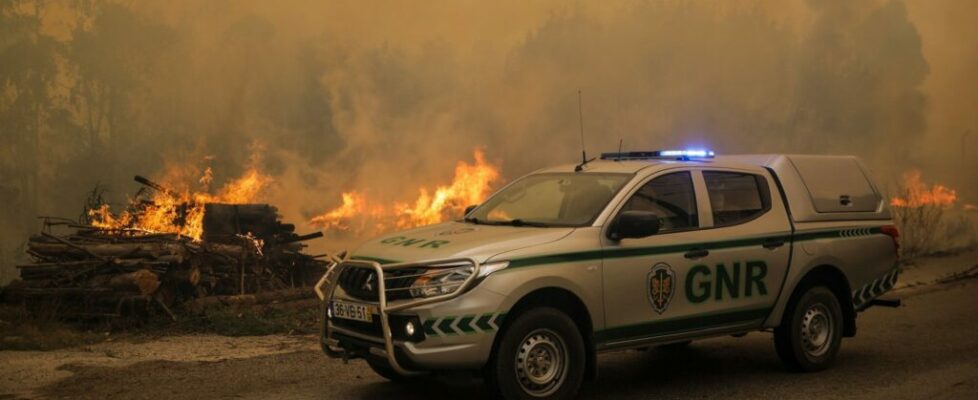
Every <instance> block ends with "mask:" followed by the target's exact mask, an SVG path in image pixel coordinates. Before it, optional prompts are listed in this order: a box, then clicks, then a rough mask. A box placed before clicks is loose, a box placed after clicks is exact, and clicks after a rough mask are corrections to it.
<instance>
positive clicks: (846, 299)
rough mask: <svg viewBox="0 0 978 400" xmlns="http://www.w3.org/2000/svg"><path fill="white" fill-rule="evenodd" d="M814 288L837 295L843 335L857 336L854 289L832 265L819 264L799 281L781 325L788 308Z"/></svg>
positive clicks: (781, 317)
mask: <svg viewBox="0 0 978 400" xmlns="http://www.w3.org/2000/svg"><path fill="white" fill-rule="evenodd" d="M813 286H825V287H827V288H828V289H829V290H831V291H832V293H833V294H835V297H836V298H837V299H838V300H839V305H840V306H841V307H842V317H843V330H842V334H843V336H844V337H853V336H856V310H855V306H854V305H853V304H852V288H851V286H850V284H849V279H848V278H847V277H846V275H845V273H843V272H842V270H841V269H840V268H838V267H836V266H835V265H832V264H819V265H817V266H815V267H813V268H811V269H810V270H809V271H808V272H806V273H805V275H804V276H802V277H801V279H799V280H798V283H797V284H796V285H795V286H794V288H793V289H792V291H791V296H790V297H789V298H788V301H787V303H786V305H785V308H784V309H783V310H782V311H781V315H780V316H779V317H778V321H779V323H780V321H781V320H782V319H783V316H784V313H785V312H788V307H789V306H790V305H791V304H794V302H795V301H797V299H798V298H799V297H801V295H802V294H804V292H805V290H808V289H809V288H811V287H813Z"/></svg>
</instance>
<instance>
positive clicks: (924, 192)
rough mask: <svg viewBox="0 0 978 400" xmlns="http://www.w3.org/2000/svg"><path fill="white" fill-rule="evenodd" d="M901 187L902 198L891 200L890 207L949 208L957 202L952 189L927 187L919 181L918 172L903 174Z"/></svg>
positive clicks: (937, 185) (937, 186)
mask: <svg viewBox="0 0 978 400" xmlns="http://www.w3.org/2000/svg"><path fill="white" fill-rule="evenodd" d="M903 187H904V196H903V197H894V198H893V199H891V200H890V205H891V206H894V207H907V208H919V207H924V206H937V207H942V208H950V207H952V206H953V205H954V203H955V202H957V201H958V195H957V192H955V190H954V189H950V188H948V187H947V186H944V185H940V184H934V185H932V186H928V185H927V184H926V183H924V181H923V180H922V179H921V173H920V171H918V170H910V171H907V172H906V173H904V174H903Z"/></svg>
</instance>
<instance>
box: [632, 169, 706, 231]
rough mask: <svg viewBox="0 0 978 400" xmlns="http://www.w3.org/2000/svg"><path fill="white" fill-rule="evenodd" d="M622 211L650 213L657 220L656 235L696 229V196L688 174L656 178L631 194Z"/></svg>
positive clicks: (697, 224) (697, 221) (677, 173)
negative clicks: (657, 231) (657, 217)
mask: <svg viewBox="0 0 978 400" xmlns="http://www.w3.org/2000/svg"><path fill="white" fill-rule="evenodd" d="M622 211H650V212H653V213H655V215H657V216H659V221H660V228H659V232H669V231H677V230H684V229H691V228H697V227H699V217H698V216H697V213H696V195H695V190H694V189H693V179H692V177H691V175H690V173H689V172H688V171H687V172H674V173H671V174H666V175H662V176H659V177H657V178H655V179H652V180H651V181H648V182H647V183H646V184H645V185H642V187H641V188H640V189H639V190H638V191H637V192H635V194H634V195H632V197H631V198H630V199H628V202H627V203H625V206H624V207H623V208H622Z"/></svg>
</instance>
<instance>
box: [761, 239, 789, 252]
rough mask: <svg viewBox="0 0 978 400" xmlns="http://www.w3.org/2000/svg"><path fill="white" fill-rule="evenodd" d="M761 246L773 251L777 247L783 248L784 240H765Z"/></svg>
mask: <svg viewBox="0 0 978 400" xmlns="http://www.w3.org/2000/svg"><path fill="white" fill-rule="evenodd" d="M761 246H764V248H765V249H768V250H774V249H776V248H778V247H781V246H784V240H781V239H771V240H766V241H764V244H762V245H761Z"/></svg>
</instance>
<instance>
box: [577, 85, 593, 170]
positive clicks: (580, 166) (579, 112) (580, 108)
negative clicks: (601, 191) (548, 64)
mask: <svg viewBox="0 0 978 400" xmlns="http://www.w3.org/2000/svg"><path fill="white" fill-rule="evenodd" d="M582 104H583V102H582V101H581V89H577V117H578V122H579V123H580V127H581V163H580V164H577V166H576V167H574V172H581V171H582V170H584V166H585V165H587V163H589V162H591V161H593V160H594V159H593V158H592V159H590V160H588V159H587V150H585V148H584V106H583V105H582Z"/></svg>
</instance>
